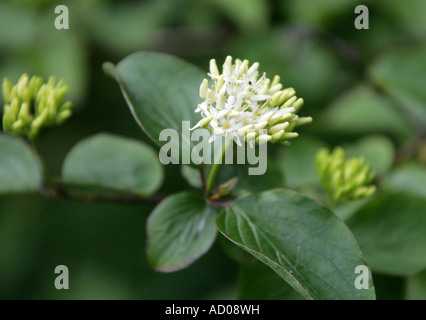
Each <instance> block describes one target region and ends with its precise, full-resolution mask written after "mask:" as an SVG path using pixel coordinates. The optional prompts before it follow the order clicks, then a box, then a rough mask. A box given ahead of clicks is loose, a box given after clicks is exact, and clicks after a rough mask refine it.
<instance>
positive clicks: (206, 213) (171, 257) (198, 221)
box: [146, 192, 217, 272]
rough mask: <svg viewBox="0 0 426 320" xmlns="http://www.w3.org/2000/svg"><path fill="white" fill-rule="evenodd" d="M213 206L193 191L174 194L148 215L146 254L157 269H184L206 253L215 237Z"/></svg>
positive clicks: (166, 270) (214, 211)
mask: <svg viewBox="0 0 426 320" xmlns="http://www.w3.org/2000/svg"><path fill="white" fill-rule="evenodd" d="M216 213H217V212H216V210H214V209H213V208H211V207H210V206H208V205H207V204H206V202H205V200H204V199H203V198H202V197H200V196H199V195H197V194H195V193H189V192H185V193H179V194H174V195H172V196H170V197H168V198H167V199H165V200H164V201H163V202H162V203H160V204H159V205H158V206H157V207H156V209H155V210H154V211H153V212H152V214H151V215H150V217H149V219H148V226H147V231H148V242H147V250H146V251H147V256H148V260H149V262H150V264H151V265H152V267H153V268H154V269H155V270H157V271H162V272H172V271H176V270H180V269H183V268H185V267H187V266H188V265H190V264H191V263H192V262H194V261H195V260H196V259H198V258H199V257H200V256H202V255H203V254H204V253H206V252H207V251H208V250H209V249H210V247H211V246H212V244H213V242H214V240H215V238H216V232H217V231H216V228H215V224H214V220H215V219H216Z"/></svg>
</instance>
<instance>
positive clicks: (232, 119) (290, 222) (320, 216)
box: [0, 52, 375, 299]
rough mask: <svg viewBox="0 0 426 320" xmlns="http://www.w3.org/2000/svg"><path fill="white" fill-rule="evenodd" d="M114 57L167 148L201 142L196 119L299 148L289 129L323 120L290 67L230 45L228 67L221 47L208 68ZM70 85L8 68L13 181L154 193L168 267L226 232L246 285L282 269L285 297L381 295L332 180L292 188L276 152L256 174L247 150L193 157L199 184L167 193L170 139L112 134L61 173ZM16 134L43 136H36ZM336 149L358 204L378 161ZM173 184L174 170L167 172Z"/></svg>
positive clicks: (73, 155)
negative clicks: (188, 131) (286, 78)
mask: <svg viewBox="0 0 426 320" xmlns="http://www.w3.org/2000/svg"><path fill="white" fill-rule="evenodd" d="M260 58H261V57H260ZM260 60H261V59H260ZM260 60H259V61H260ZM104 70H105V72H106V73H107V74H109V75H110V76H112V77H113V78H115V79H116V80H117V83H118V84H119V87H120V89H121V91H122V94H123V97H124V100H125V101H126V103H127V105H128V107H129V109H130V111H131V113H132V115H133V117H134V119H135V121H136V122H137V124H138V125H139V126H140V128H141V129H142V131H143V132H144V133H145V134H146V135H147V136H148V137H149V138H150V139H152V141H153V142H154V144H156V145H158V146H159V147H164V146H165V145H167V146H168V147H169V148H170V150H172V149H174V150H176V148H177V154H178V155H179V156H181V155H182V154H183V153H184V152H185V150H184V149H188V150H189V151H190V154H193V153H197V152H199V150H198V149H197V145H195V143H194V139H193V138H192V137H191V138H188V137H185V136H184V135H183V130H182V128H183V125H184V123H187V122H189V123H190V125H191V127H192V129H193V132H194V133H195V132H196V131H197V130H198V133H199V136H203V135H206V134H207V135H208V137H209V138H208V140H209V145H214V142H215V141H216V140H219V139H225V140H226V141H227V143H226V147H225V148H224V150H225V149H226V148H230V149H231V150H232V149H234V148H235V149H238V148H241V147H243V146H246V145H248V147H249V148H254V147H255V146H260V145H268V144H269V143H274V142H278V143H280V144H283V145H279V146H278V147H280V148H285V150H286V151H285V152H286V154H292V152H293V149H292V148H293V146H292V145H290V144H289V140H290V139H293V138H296V137H297V136H298V135H299V133H298V132H295V131H294V130H295V128H296V127H298V126H299V125H302V124H306V123H310V122H311V121H312V118H311V117H309V116H308V117H302V116H300V115H299V112H300V108H301V106H302V104H303V99H302V98H298V97H296V92H295V90H294V89H293V88H284V87H283V85H282V84H281V83H280V77H279V76H275V77H274V78H273V79H272V80H270V79H269V78H267V76H266V74H265V73H262V72H261V71H260V70H261V67H260V63H258V62H255V63H253V64H250V63H249V61H248V60H240V59H235V60H234V59H232V58H231V57H230V56H228V57H226V58H225V62H224V64H223V67H222V69H221V71H219V68H218V67H217V64H216V60H215V59H212V60H210V66H209V72H206V71H204V70H202V69H199V68H198V67H196V66H194V65H192V64H190V63H188V62H186V61H183V60H181V59H179V58H177V57H174V56H170V55H166V54H160V53H153V52H138V53H134V54H132V55H130V56H128V57H126V58H124V59H123V60H122V61H120V62H119V63H118V64H117V65H113V64H112V63H105V65H104ZM207 78H209V79H207ZM66 91H67V87H66V86H65V85H64V83H63V82H59V83H56V81H55V80H54V78H50V80H49V81H48V82H47V83H44V84H43V81H42V80H41V78H39V77H33V78H30V77H29V76H27V75H24V76H23V77H22V78H21V79H20V80H18V82H17V83H16V84H15V85H13V84H12V83H11V82H10V81H9V80H5V81H4V84H3V100H4V102H5V106H4V108H3V130H4V131H5V133H7V134H8V135H0V149H1V153H0V167H1V168H2V169H5V170H2V171H0V173H1V174H3V176H2V180H1V181H0V193H1V192H11V191H13V192H23V191H29V190H33V191H35V190H38V191H39V192H40V193H41V194H42V195H45V196H47V197H52V198H65V199H72V200H79V201H119V202H137V203H146V202H147V203H154V204H156V206H155V208H154V209H153V211H152V213H151V214H150V216H149V217H148V220H147V241H146V256H147V259H148V261H149V263H150V264H151V266H152V267H153V268H154V269H155V270H157V271H159V272H174V271H178V270H181V269H183V268H186V267H188V266H190V265H191V264H192V263H194V262H196V260H197V259H198V258H200V257H201V256H203V255H204V254H205V253H206V252H208V251H209V249H210V248H211V247H212V245H213V243H215V241H216V240H217V241H218V242H219V243H220V245H221V246H222V248H223V249H224V251H225V252H226V253H228V254H229V255H230V257H231V258H232V259H235V260H236V263H239V264H240V265H241V270H243V271H244V272H243V274H242V275H241V277H240V278H241V279H245V280H244V281H246V282H245V284H248V283H250V285H248V286H247V285H243V286H241V289H240V290H242V291H240V296H241V297H244V296H247V295H246V291H247V290H250V289H247V288H250V287H251V286H255V284H254V283H256V282H254V281H253V280H254V278H256V279H259V280H262V279H266V278H268V277H270V276H271V275H272V276H274V277H275V278H274V279H275V280H274V281H273V282H268V286H267V287H266V289H265V290H266V291H268V294H270V295H271V296H273V295H274V294H275V293H276V292H280V294H283V293H285V295H286V296H285V298H287V299H301V298H305V299H374V298H375V291H374V285H373V282H372V276H371V272H370V269H369V267H368V265H367V262H366V261H365V259H364V257H363V255H362V253H361V251H360V249H359V246H358V244H357V241H356V239H355V238H354V237H353V235H352V233H351V231H350V230H349V229H348V228H347V226H346V225H345V223H344V222H343V221H342V220H341V219H340V218H338V217H337V216H336V215H335V213H333V212H332V211H331V208H329V207H327V206H326V205H324V203H326V199H323V198H322V197H321V193H320V192H316V193H315V192H313V193H312V192H311V193H310V195H313V196H314V197H315V198H316V199H312V198H310V197H308V196H306V195H304V194H302V193H298V192H296V191H294V190H290V189H288V188H286V187H288V185H285V184H284V183H283V180H282V179H281V178H280V176H281V172H280V171H277V169H276V166H274V165H272V163H271V165H269V166H268V170H267V171H266V172H265V174H264V176H249V175H247V171H246V170H241V167H245V166H247V165H248V164H247V163H245V164H241V163H239V162H234V163H233V164H232V165H225V164H221V163H220V162H219V163H216V162H215V163H213V164H206V163H194V162H188V164H187V165H181V172H182V179H186V180H187V181H188V189H187V190H183V191H182V190H180V191H176V192H175V193H172V194H166V195H165V194H162V193H159V192H158V190H159V189H160V187H161V185H162V183H163V178H164V167H163V165H162V164H161V163H160V161H159V159H158V152H156V151H154V150H153V148H152V147H151V146H148V145H147V144H145V143H143V142H141V141H137V140H133V139H128V138H124V137H119V136H116V135H111V134H98V135H95V136H94V137H89V138H87V139H84V140H83V141H81V142H79V143H78V144H77V145H76V146H75V147H74V148H73V149H72V150H71V151H70V152H69V154H68V155H67V156H66V158H65V161H64V164H63V168H62V173H61V176H60V177H52V175H51V173H50V170H49V168H48V167H47V166H46V165H45V162H44V160H43V154H42V152H41V150H40V148H38V147H37V141H38V138H40V137H41V132H42V131H41V128H42V127H44V126H51V125H56V124H60V123H62V122H63V121H64V120H65V119H67V118H68V117H69V116H70V114H71V109H70V107H71V104H70V103H68V102H64V101H65V100H64V95H65V93H66ZM194 111H195V112H194ZM206 129H207V130H206ZM165 132H166V133H169V134H170V135H171V136H173V135H176V136H177V137H180V138H181V139H180V140H181V143H176V142H175V141H174V140H173V139H162V137H164V136H167V134H165ZM9 135H20V136H24V137H26V138H29V139H27V140H25V141H26V142H28V144H29V145H27V144H25V143H24V141H21V140H19V139H16V138H13V137H10V136H9ZM31 147H32V148H33V149H31ZM188 150H186V151H188ZM265 150H267V149H265ZM268 153H269V150H268ZM219 155H220V157H223V156H224V155H225V151H222V152H220V153H219ZM269 158H271V157H269ZM269 158H268V159H269ZM268 161H272V160H268ZM300 161H301V162H303V161H311V162H312V163H313V162H314V161H315V159H314V157H312V159H300ZM336 161H337V160H335V159H334V154H333V155H331V156H330V155H328V154H321V155H320V156H319V160H318V163H319V168H320V170H319V173H320V174H321V178H322V180H323V183H324V185H325V186H326V190H327V191H329V192H331V194H332V195H333V197H334V198H336V200H339V201H340V202H341V203H345V202H347V201H349V200H350V198H351V196H352V195H353V196H354V197H355V196H356V197H361V196H368V195H370V194H371V193H372V192H370V191H371V190H373V187H371V188H370V187H368V188H370V189H368V192H361V191H359V190H365V189H359V188H364V187H365V185H364V182H365V183H366V184H367V183H368V184H370V183H371V179H370V178H371V177H370V175H368V177H367V178H366V179H367V180H368V181H367V180H366V181H364V180H365V179H364V178H363V179H361V178H359V177H361V176H362V177H364V176H365V175H363V174H364V171H365V170H364V169H363V168H364V167H363V166H364V163H358V162H357V163H354V162H351V163H350V164H347V165H346V164H339V165H335V162H336ZM339 163H340V162H339ZM352 169H353V170H355V171H356V172H355V171H354V172H352V171H351V170H352ZM302 170H304V168H302ZM351 172H352V173H353V174H352V173H351ZM355 173H357V174H355ZM336 175H343V176H344V177H347V178H348V179H349V180H350V181H349V184H350V188H349V189H350V190H351V192H350V193H348V192H349V189H348V190H346V189H347V188H346V184H345V181H346V180H345V181H343V182H342V181H340V180H339V179H338V180H339V181H340V182H339V183H332V184H331V186H332V187H328V186H329V185H330V184H327V181H328V179H332V181H334V180H333V179H335V177H336ZM206 177H207V179H206ZM358 178H359V179H361V180H363V181H358ZM319 180H320V177H319V176H318V182H319ZM4 181H5V182H4ZM358 182H359V183H358ZM166 183H169V184H170V185H173V183H174V182H173V181H172V180H167V177H166ZM355 184H356V186H355V187H354V185H355ZM352 187H354V188H355V189H357V188H358V189H357V190H358V191H357V190H355V189H354V188H352ZM336 188H337V189H336ZM342 188H343V189H342ZM336 190H337V191H336ZM342 190H343V191H342ZM335 194H339V195H340V196H335ZM343 194H345V196H344V197H343ZM356 270H364V273H363V274H359V272H358V271H356ZM247 274H253V277H247ZM206 276H207V275H206ZM360 277H361V278H360ZM360 279H361V280H360ZM242 281H243V280H242ZM262 281H263V280H262ZM257 283H259V282H257ZM360 284H361V288H360ZM245 290H246V291H245ZM255 291H256V290H255Z"/></svg>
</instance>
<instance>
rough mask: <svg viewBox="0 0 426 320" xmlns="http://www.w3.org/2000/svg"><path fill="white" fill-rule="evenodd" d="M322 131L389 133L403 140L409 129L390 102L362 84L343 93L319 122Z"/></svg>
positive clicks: (325, 111) (356, 133)
mask: <svg viewBox="0 0 426 320" xmlns="http://www.w3.org/2000/svg"><path fill="white" fill-rule="evenodd" d="M318 122H319V123H320V127H321V129H322V130H326V131H330V132H333V133H344V134H353V135H361V134H367V133H388V134H391V135H393V136H394V137H396V138H398V139H399V140H404V139H406V138H407V137H409V136H410V134H411V130H412V129H411V128H410V127H409V125H408V124H407V122H406V121H405V120H404V119H403V118H402V117H401V115H400V114H399V112H398V111H397V109H396V107H395V106H394V105H392V103H391V102H390V101H388V100H387V99H385V98H384V97H382V96H381V95H379V94H377V93H376V92H375V91H374V90H372V89H371V88H370V87H368V86H365V85H361V86H358V87H355V88H353V89H351V90H350V91H348V92H345V93H343V94H342V95H341V96H340V97H338V98H337V100H335V101H334V102H332V103H331V105H329V106H328V107H327V108H326V109H325V110H324V112H323V113H322V114H321V117H320V119H318Z"/></svg>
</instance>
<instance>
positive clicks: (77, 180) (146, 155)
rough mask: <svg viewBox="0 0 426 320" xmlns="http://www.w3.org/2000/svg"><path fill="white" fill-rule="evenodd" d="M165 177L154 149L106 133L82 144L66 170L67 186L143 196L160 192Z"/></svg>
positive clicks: (64, 170)
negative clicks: (108, 189) (102, 188)
mask: <svg viewBox="0 0 426 320" xmlns="http://www.w3.org/2000/svg"><path fill="white" fill-rule="evenodd" d="M163 176H164V169H163V166H162V165H161V164H160V162H159V160H158V155H157V153H156V152H154V150H152V148H151V147H149V146H147V145H145V144H144V143H142V142H139V141H136V140H131V139H127V138H123V137H118V136H114V135H111V134H104V133H103V134H97V135H95V136H93V137H90V138H87V139H85V140H83V141H81V142H79V143H78V144H77V145H76V146H75V147H74V148H73V149H72V150H71V151H70V152H69V154H68V155H67V157H66V159H65V163H64V166H63V170H62V177H63V179H64V181H65V182H66V183H70V184H76V185H82V186H93V187H105V188H110V189H114V190H118V191H123V192H130V193H133V194H137V195H141V196H149V195H151V194H153V193H154V192H155V191H157V190H158V188H159V187H160V186H161V184H162V182H163Z"/></svg>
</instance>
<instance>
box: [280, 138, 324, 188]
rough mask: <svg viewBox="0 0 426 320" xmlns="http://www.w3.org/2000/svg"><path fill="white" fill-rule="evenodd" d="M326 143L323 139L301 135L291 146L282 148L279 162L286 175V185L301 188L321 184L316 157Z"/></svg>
mask: <svg viewBox="0 0 426 320" xmlns="http://www.w3.org/2000/svg"><path fill="white" fill-rule="evenodd" d="M325 146H326V145H325V143H323V142H322V141H320V140H318V139H315V138H310V137H300V138H298V139H296V140H295V141H294V142H292V144H291V146H289V147H286V148H282V150H281V151H280V153H279V155H278V163H279V166H280V167H281V169H282V171H283V172H284V175H285V185H286V186H287V187H289V188H295V189H300V188H302V187H307V186H320V185H321V182H320V178H319V175H318V173H317V170H316V167H315V157H316V155H317V153H318V151H319V150H320V149H321V148H324V147H325Z"/></svg>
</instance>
